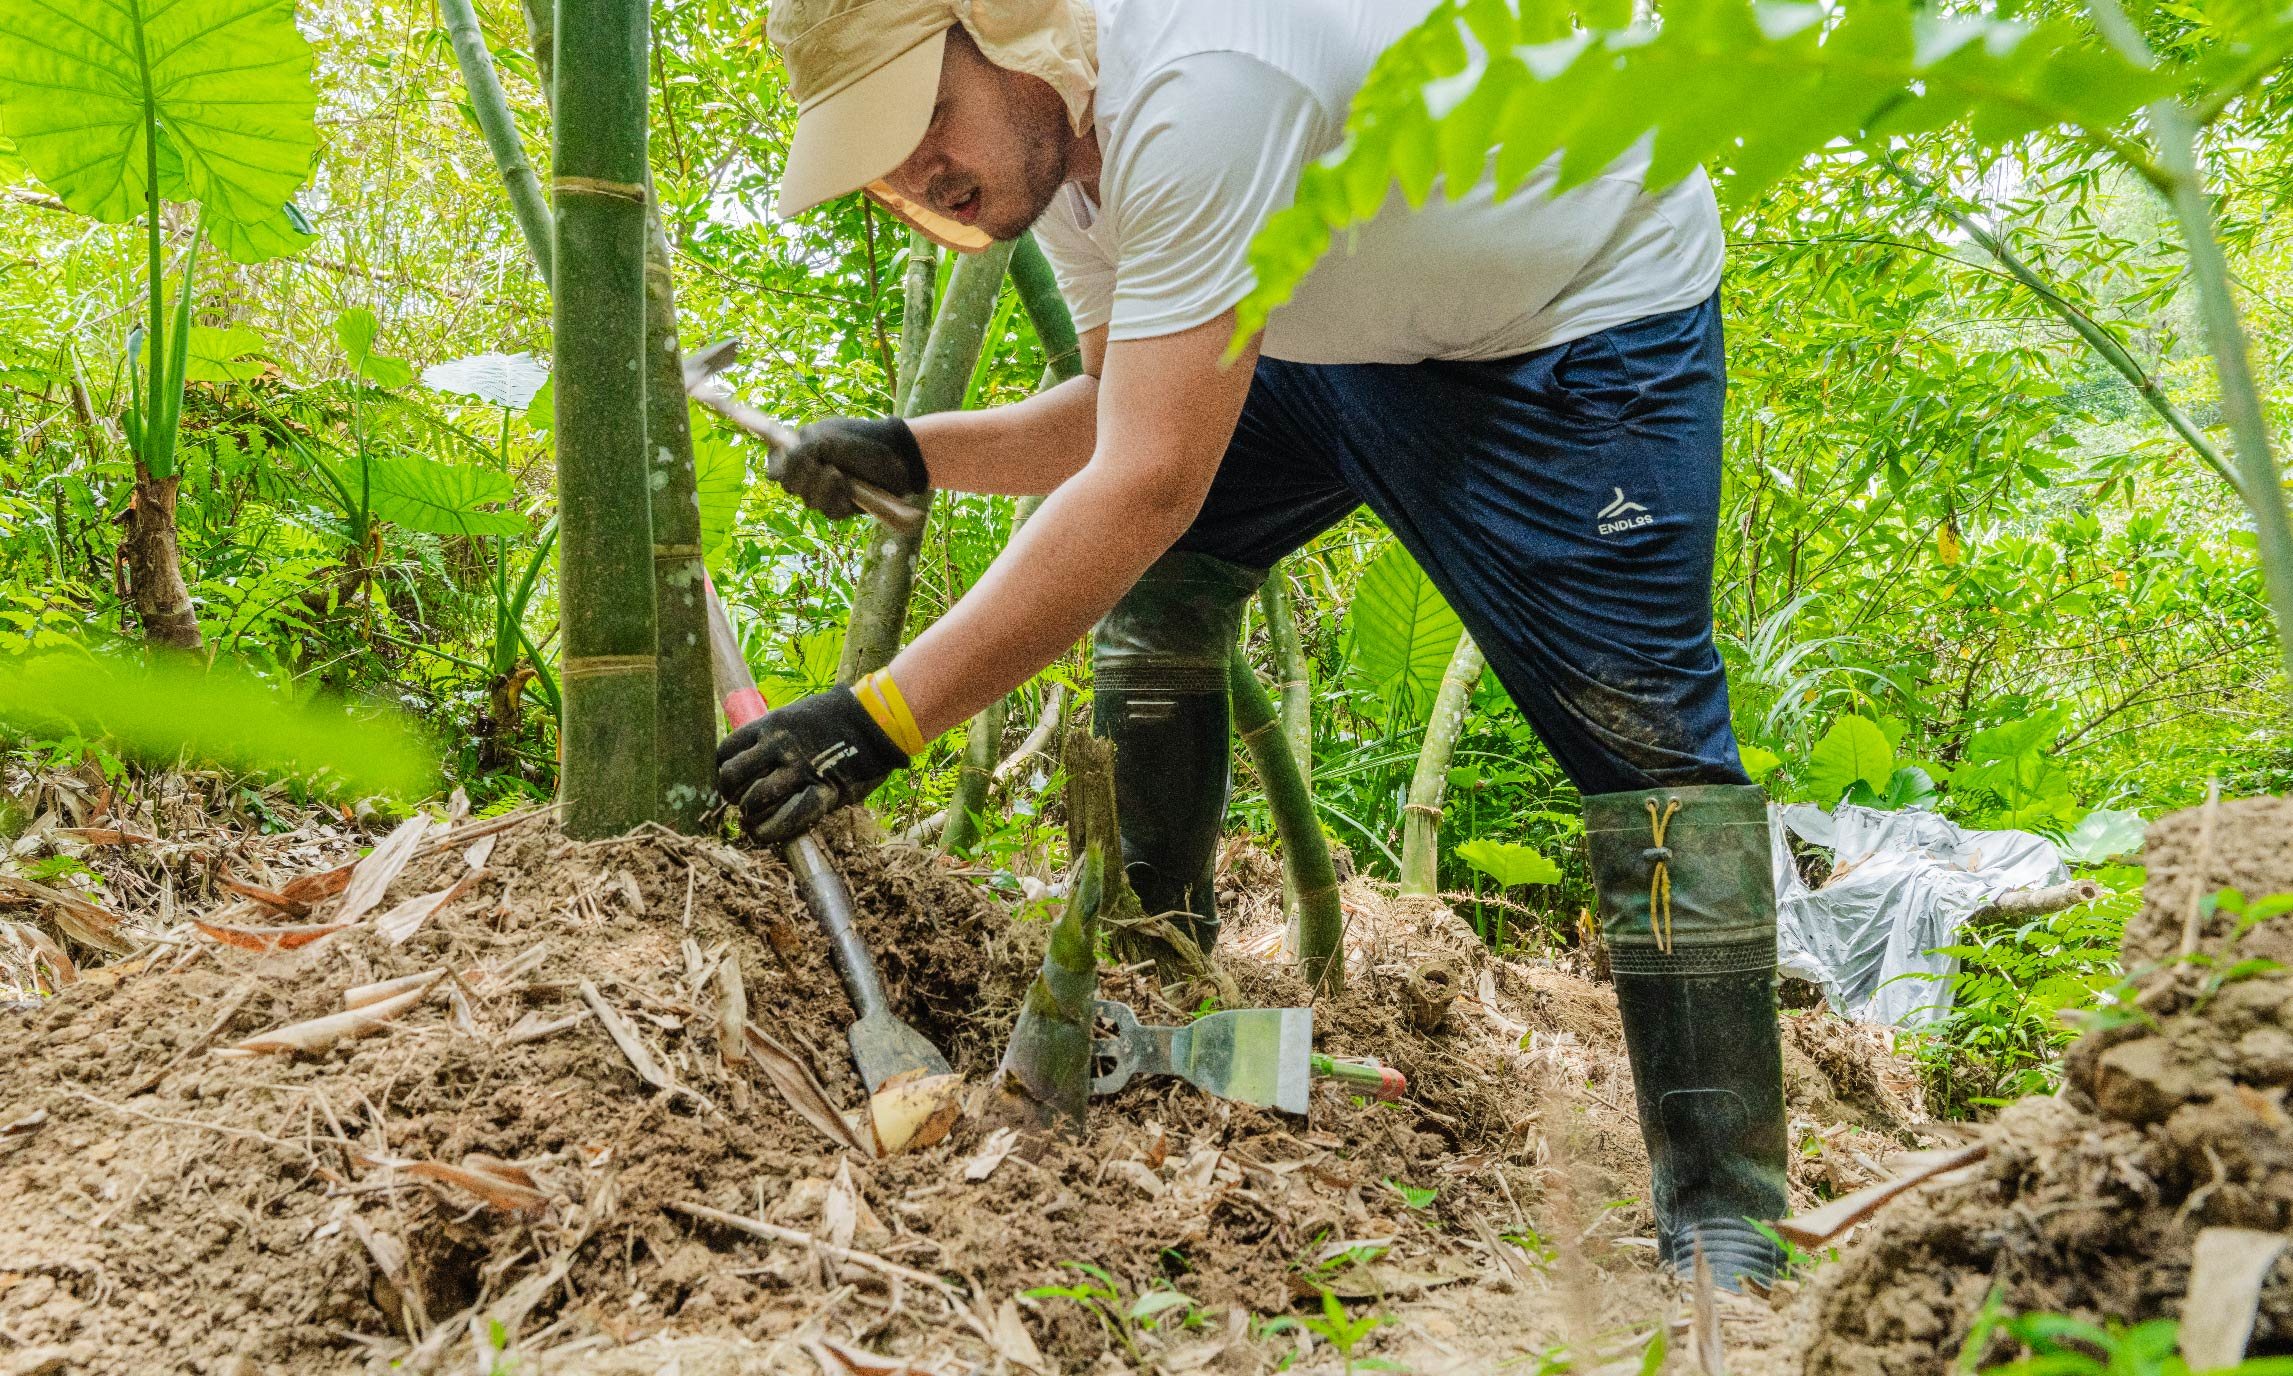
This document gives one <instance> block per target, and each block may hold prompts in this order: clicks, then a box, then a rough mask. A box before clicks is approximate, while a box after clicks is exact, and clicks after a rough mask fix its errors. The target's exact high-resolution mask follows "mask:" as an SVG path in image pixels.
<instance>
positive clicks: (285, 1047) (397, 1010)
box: [215, 979, 437, 1056]
mask: <svg viewBox="0 0 2293 1376" xmlns="http://www.w3.org/2000/svg"><path fill="white" fill-rule="evenodd" d="M436 984H437V981H436V980H435V979H433V980H431V981H430V982H429V983H427V984H424V985H422V986H421V987H419V988H415V989H409V990H407V991H406V992H404V993H402V994H393V995H391V996H390V997H389V998H386V999H383V1000H382V1001H380V1002H379V1003H370V1004H368V1005H366V1006H365V1007H364V1008H352V1009H348V1010H345V1011H343V1012H340V1013H329V1014H327V1015H326V1016H325V1017H323V1018H312V1019H310V1020H309V1021H307V1022H297V1023H289V1024H288V1025H287V1026H285V1027H280V1028H274V1029H273V1030H271V1031H269V1032H263V1033H258V1034H257V1035H255V1036H252V1037H249V1038H247V1039H246V1040H245V1041H243V1042H240V1043H238V1044H237V1045H235V1046H230V1047H226V1048H224V1049H223V1050H221V1051H218V1052H216V1053H215V1054H216V1055H218V1056H232V1055H238V1056H256V1055H265V1054H278V1053H290V1054H295V1053H299V1054H301V1055H306V1056H316V1055H320V1054H322V1053H324V1052H326V1051H328V1050H331V1049H332V1048H333V1047H334V1045H335V1044H336V1043H338V1042H346V1041H356V1040H357V1039H358V1038H360V1037H370V1036H373V1035H374V1034H375V1033H377V1032H380V1031H381V1030H382V1029H383V1028H384V1027H386V1026H388V1025H389V1023H390V1021H391V1020H392V1019H394V1018H396V1017H397V1016H398V1015H399V1014H401V1013H404V1012H406V1011H408V1010H409V1009H411V1008H413V1007H414V1006H415V1005H416V1004H418V1003H420V1002H422V1000H424V999H426V998H428V997H429V996H430V990H431V989H433V988H434V987H436Z"/></svg>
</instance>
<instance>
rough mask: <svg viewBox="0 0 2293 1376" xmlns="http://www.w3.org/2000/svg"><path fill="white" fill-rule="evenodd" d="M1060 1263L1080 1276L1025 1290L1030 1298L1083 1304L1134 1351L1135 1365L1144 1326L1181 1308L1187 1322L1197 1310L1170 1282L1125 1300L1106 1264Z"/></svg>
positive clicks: (1109, 1332) (1114, 1339) (1113, 1337)
mask: <svg viewBox="0 0 2293 1376" xmlns="http://www.w3.org/2000/svg"><path fill="white" fill-rule="evenodd" d="M1059 1265H1060V1266H1062V1267H1064V1268H1065V1269H1067V1270H1070V1271H1073V1272H1074V1273H1075V1275H1076V1279H1075V1280H1074V1281H1073V1282H1072V1283H1070V1284H1067V1285H1039V1286H1036V1287H1035V1288H1033V1289H1031V1290H1028V1291H1025V1292H1024V1293H1025V1295H1026V1296H1027V1298H1029V1299H1059V1300H1068V1301H1071V1302H1073V1303H1075V1304H1079V1305H1081V1306H1082V1307H1083V1308H1084V1310H1085V1311H1086V1312H1088V1313H1089V1314H1090V1315H1091V1317H1092V1318H1094V1319H1097V1320H1098V1321H1099V1327H1100V1328H1101V1329H1102V1330H1103V1331H1105V1333H1106V1335H1107V1338H1108V1339H1109V1340H1110V1341H1112V1342H1115V1343H1117V1344H1120V1345H1121V1347H1122V1349H1123V1351H1124V1352H1126V1353H1128V1354H1130V1359H1131V1362H1132V1364H1133V1365H1137V1364H1138V1363H1139V1361H1140V1360H1141V1359H1140V1355H1139V1345H1138V1330H1139V1329H1140V1328H1153V1327H1155V1326H1157V1325H1158V1324H1159V1323H1161V1322H1163V1321H1164V1316H1169V1315H1171V1314H1172V1312H1173V1311H1177V1315H1178V1317H1179V1318H1180V1320H1181V1322H1184V1321H1185V1318H1186V1316H1189V1315H1192V1314H1193V1313H1194V1311H1195V1305H1194V1300H1193V1299H1192V1298H1190V1297H1189V1296H1187V1295H1185V1294H1182V1293H1180V1292H1179V1291H1178V1290H1177V1289H1176V1288H1174V1287H1170V1286H1167V1285H1166V1286H1160V1287H1156V1288H1153V1289H1149V1290H1146V1291H1143V1292H1141V1293H1140V1294H1139V1295H1138V1296H1137V1297H1136V1298H1135V1299H1133V1300H1132V1301H1130V1302H1128V1303H1125V1302H1124V1300H1123V1292H1122V1287H1121V1285H1120V1284H1118V1283H1117V1282H1116V1280H1115V1278H1114V1275H1113V1273H1111V1272H1109V1271H1108V1270H1107V1269H1106V1268H1105V1267H1103V1266H1094V1265H1092V1264H1091V1263H1090V1262H1087V1261H1062V1262H1060V1263H1059Z"/></svg>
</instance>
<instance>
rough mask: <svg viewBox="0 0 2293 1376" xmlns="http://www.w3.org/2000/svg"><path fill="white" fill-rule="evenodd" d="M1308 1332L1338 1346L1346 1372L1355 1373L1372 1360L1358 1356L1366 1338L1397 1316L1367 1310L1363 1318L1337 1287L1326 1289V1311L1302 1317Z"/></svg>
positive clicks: (1324, 1301) (1300, 1321) (1340, 1358)
mask: <svg viewBox="0 0 2293 1376" xmlns="http://www.w3.org/2000/svg"><path fill="white" fill-rule="evenodd" d="M1298 1322H1299V1323H1300V1324H1301V1325H1302V1326H1303V1327H1304V1328H1305V1329H1306V1330H1307V1331H1308V1332H1310V1333H1313V1334H1314V1335H1316V1336H1317V1337H1319V1338H1320V1339H1321V1340H1322V1341H1323V1342H1326V1343H1328V1344H1329V1345H1330V1346H1332V1347H1334V1348H1336V1349H1337V1350H1338V1359H1339V1360H1340V1361H1342V1362H1344V1363H1345V1368H1346V1376H1353V1372H1354V1371H1355V1370H1356V1369H1357V1368H1359V1367H1366V1366H1369V1365H1370V1363H1369V1362H1367V1361H1362V1360H1360V1359H1357V1358H1356V1357H1355V1356H1354V1350H1355V1349H1356V1348H1359V1347H1360V1346H1361V1345H1362V1341H1363V1340H1364V1339H1365V1338H1367V1337H1369V1335H1370V1334H1372V1333H1375V1332H1376V1331H1377V1330H1378V1329H1380V1328H1383V1327H1385V1326H1386V1325H1387V1324H1389V1323H1392V1322H1393V1320H1392V1319H1390V1318H1388V1317H1386V1316H1385V1315H1383V1314H1364V1315H1362V1316H1361V1317H1359V1318H1356V1317H1354V1316H1353V1315H1352V1314H1349V1313H1347V1312H1346V1306H1345V1302H1344V1301H1342V1300H1340V1299H1339V1298H1338V1297H1337V1294H1336V1293H1335V1292H1334V1291H1330V1290H1324V1291H1323V1292H1322V1312H1321V1314H1320V1315H1319V1316H1318V1317H1307V1318H1302V1319H1300V1320H1299V1321H1298Z"/></svg>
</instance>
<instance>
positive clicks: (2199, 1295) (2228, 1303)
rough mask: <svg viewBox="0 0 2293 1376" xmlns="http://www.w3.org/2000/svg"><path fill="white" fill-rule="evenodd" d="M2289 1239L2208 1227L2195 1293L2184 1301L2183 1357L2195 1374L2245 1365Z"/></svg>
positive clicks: (2193, 1277)
mask: <svg viewBox="0 0 2293 1376" xmlns="http://www.w3.org/2000/svg"><path fill="white" fill-rule="evenodd" d="M2288 1241H2293V1239H2289V1238H2287V1237H2286V1235H2285V1234H2283V1233H2264V1232H2260V1231H2257V1230H2255V1229H2252V1228H2204V1229H2200V1230H2199V1232H2198V1235H2197V1246H2196V1247H2195V1248H2194V1249H2193V1251H2192V1253H2191V1258H2190V1273H2189V1294H2188V1297H2187V1298H2185V1299H2184V1300H2183V1301H2182V1331H2181V1345H2182V1357H2183V1358H2184V1359H2185V1360H2186V1361H2187V1362H2188V1363H2189V1369H2190V1370H2192V1371H2214V1370H2218V1369H2220V1368H2223V1367H2233V1366H2236V1365H2237V1364H2238V1363H2240V1362H2242V1361H2244V1360H2245V1346H2246V1344H2247V1343H2249V1342H2251V1341H2252V1340H2253V1320H2254V1318H2255V1316H2256V1315H2257V1314H2259V1313H2260V1309H2261V1288H2262V1286H2263V1285H2264V1284H2265V1283H2266V1282H2267V1281H2268V1279H2269V1274H2270V1272H2271V1271H2273V1270H2275V1269H2276V1267H2277V1258H2278V1256H2279V1255H2280V1254H2282V1253H2283V1252H2284V1250H2285V1245H2286V1243H2287V1242H2288Z"/></svg>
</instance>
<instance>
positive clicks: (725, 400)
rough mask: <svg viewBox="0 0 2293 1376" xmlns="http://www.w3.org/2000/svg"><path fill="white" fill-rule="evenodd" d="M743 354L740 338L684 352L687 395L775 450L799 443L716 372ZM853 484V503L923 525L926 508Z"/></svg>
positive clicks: (901, 525)
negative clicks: (726, 384) (736, 391)
mask: <svg viewBox="0 0 2293 1376" xmlns="http://www.w3.org/2000/svg"><path fill="white" fill-rule="evenodd" d="M739 356H740V340H738V339H720V340H718V341H717V342H716V343H714V344H711V345H709V346H708V347H707V348H705V349H702V350H700V351H699V352H697V353H690V354H687V355H685V395H686V396H689V397H691V398H692V399H693V400H695V401H697V402H699V403H700V404H701V405H703V406H706V407H708V408H709V409H710V410H711V411H714V412H716V413H717V414H718V415H720V416H723V417H724V418H725V419H726V420H728V421H731V422H732V423H733V424H734V425H737V426H739V427H740V428H741V429H743V430H745V431H747V432H748V433H749V434H751V435H754V436H756V437H757V438H758V439H760V440H763V441H764V442H765V443H766V444H768V445H770V446H772V448H773V449H775V450H784V449H787V448H788V447H789V446H790V445H792V444H794V443H796V432H795V431H794V430H792V429H790V428H789V427H788V425H787V424H786V423H785V422H782V421H777V420H774V419H773V418H772V417H770V416H768V415H766V414H765V413H764V412H762V411H759V410H757V409H756V408H755V407H753V406H751V405H749V404H748V403H747V402H745V401H742V400H741V399H740V398H738V397H736V396H734V395H733V394H732V389H731V388H729V387H727V386H725V383H724V379H722V378H720V377H718V376H717V374H719V373H721V372H723V371H724V370H725V369H727V368H729V367H731V366H732V364H733V360H734V359H736V358H738V357H739ZM847 481H849V482H850V483H851V484H852V505H854V506H856V507H858V508H860V509H861V510H862V511H865V512H867V513H868V514H869V515H870V516H873V517H875V518H876V519H877V520H879V521H882V522H883V523H884V524H885V525H888V526H890V527H892V528H893V529H894V530H897V531H899V532H901V533H902V534H905V535H913V534H915V533H916V532H917V531H919V530H921V529H923V525H924V513H923V508H921V507H919V506H917V505H916V504H915V503H913V502H910V501H907V500H905V499H903V498H900V497H895V496H893V495H892V494H891V493H889V492H886V491H885V490H884V489H882V488H880V487H877V486H875V485H874V484H873V483H864V482H861V481H860V480H859V479H858V478H850V477H848V478H847Z"/></svg>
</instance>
